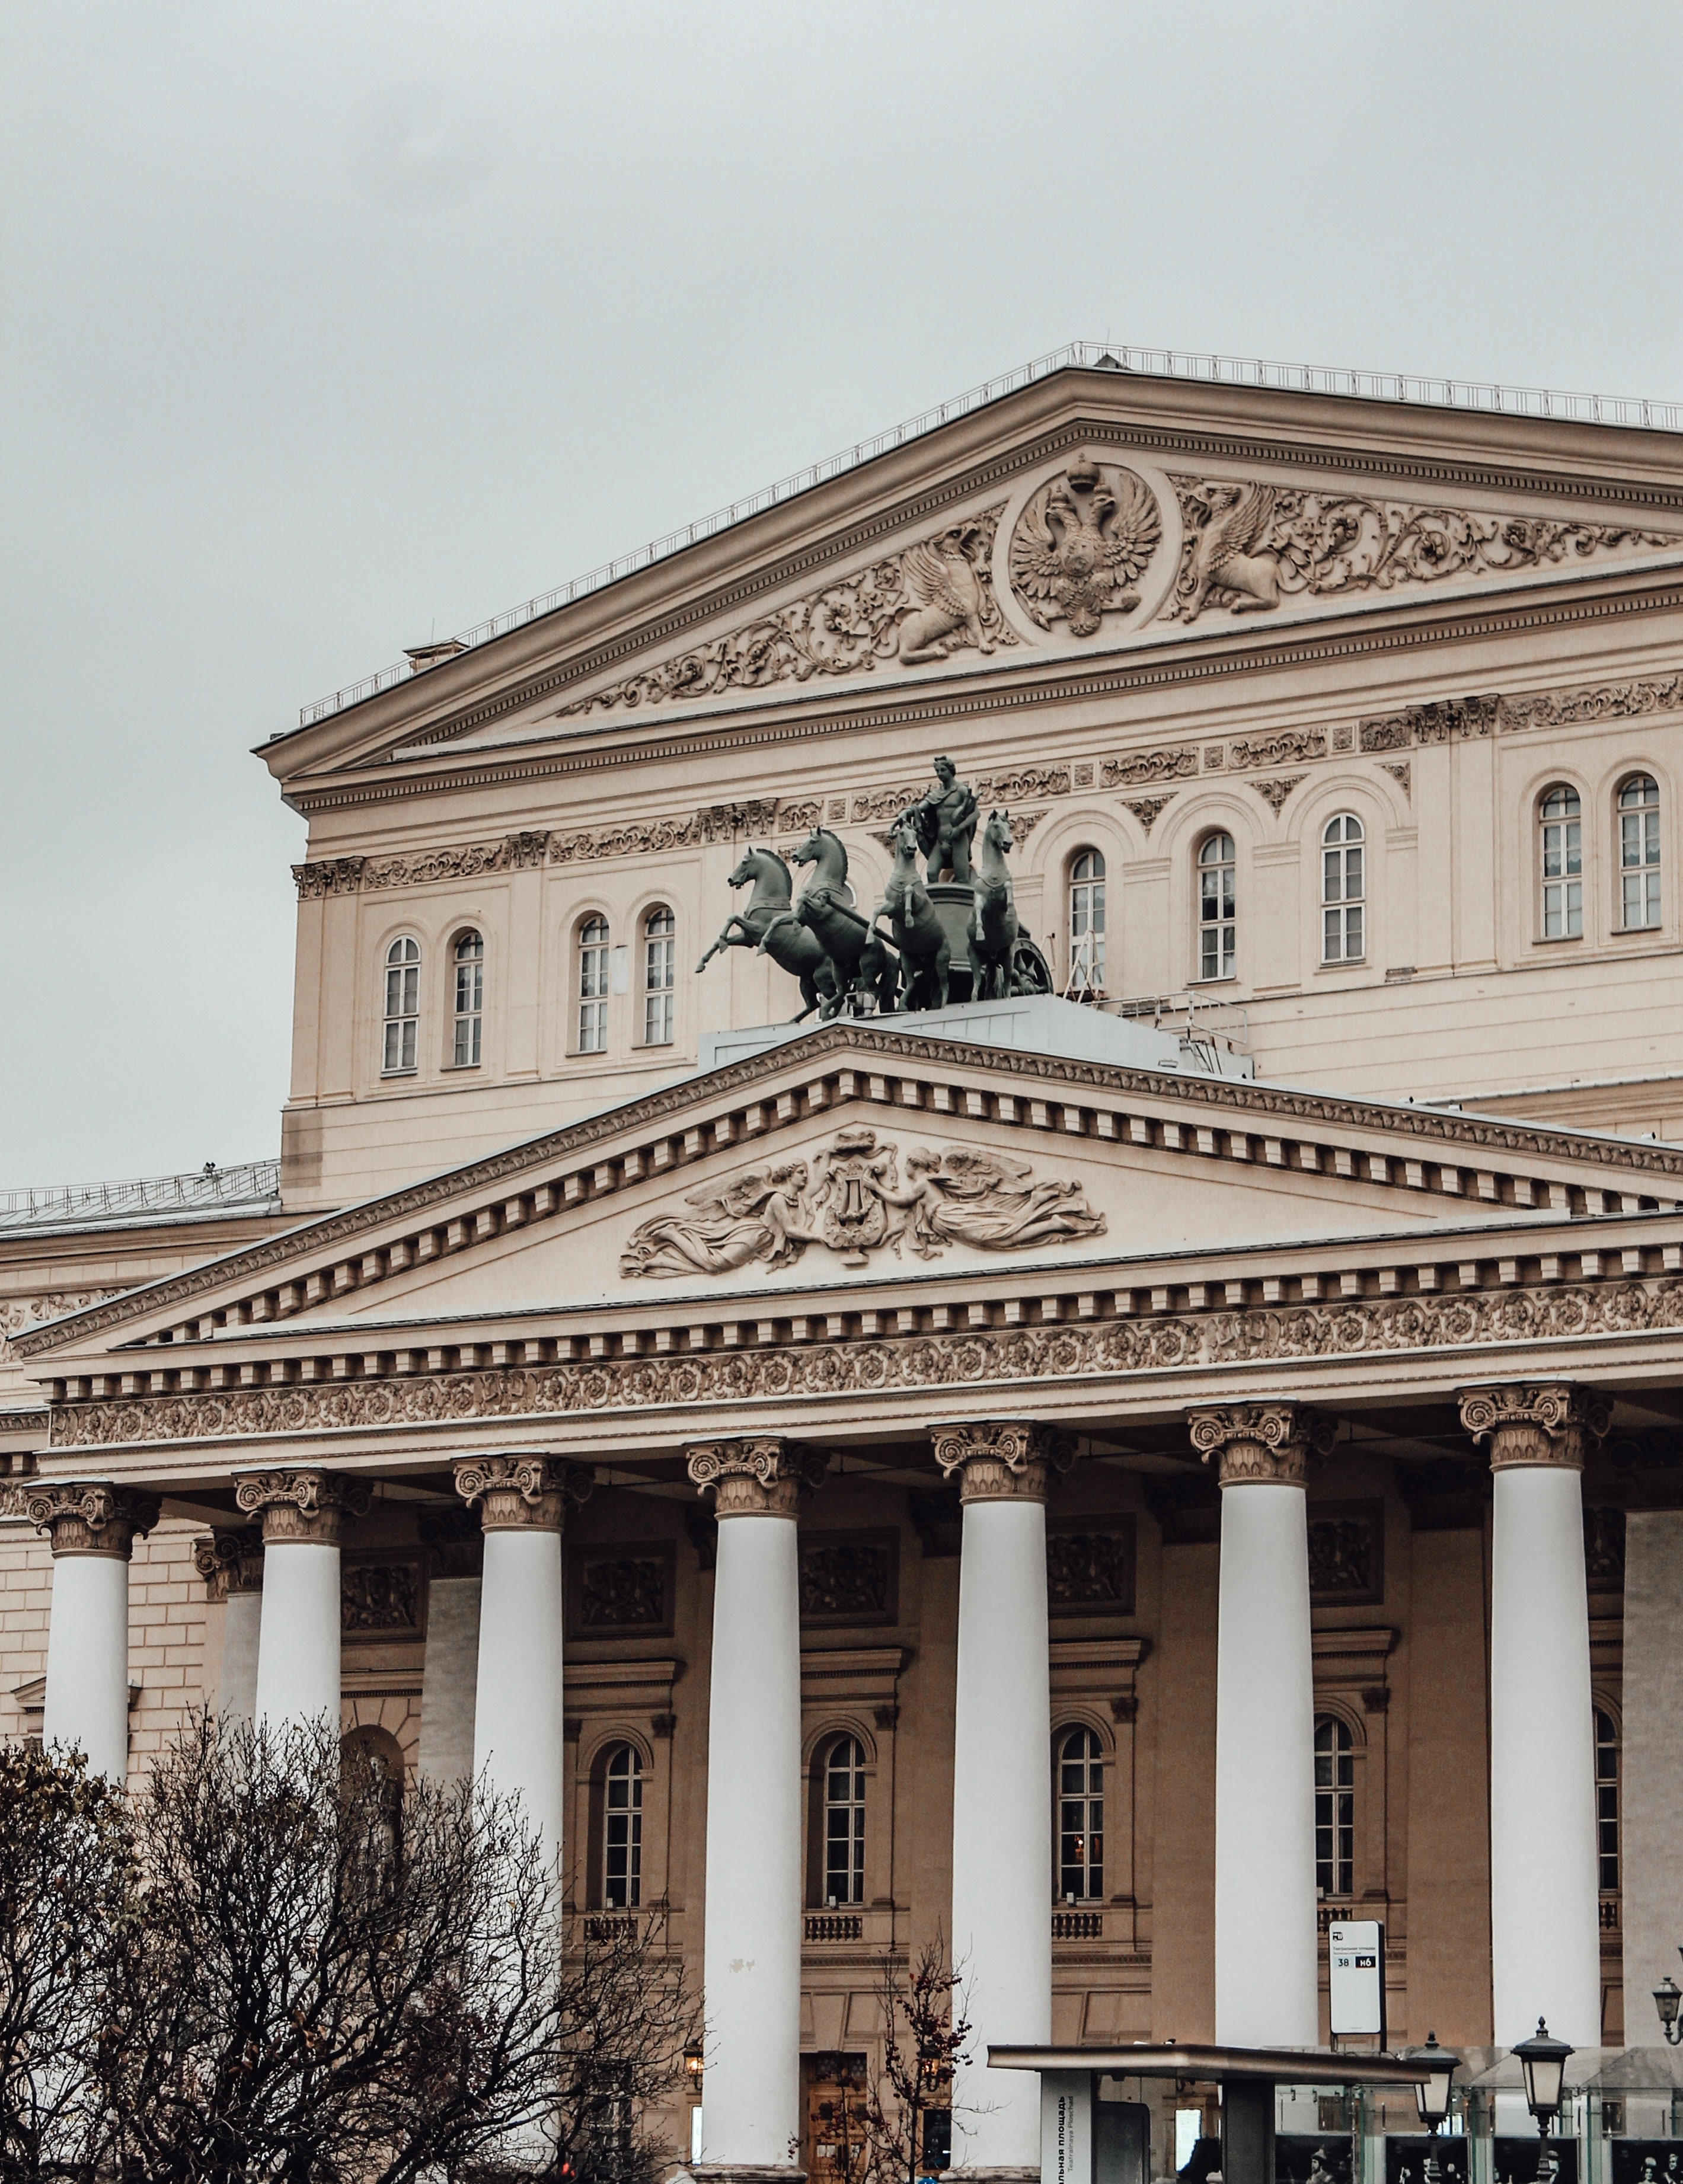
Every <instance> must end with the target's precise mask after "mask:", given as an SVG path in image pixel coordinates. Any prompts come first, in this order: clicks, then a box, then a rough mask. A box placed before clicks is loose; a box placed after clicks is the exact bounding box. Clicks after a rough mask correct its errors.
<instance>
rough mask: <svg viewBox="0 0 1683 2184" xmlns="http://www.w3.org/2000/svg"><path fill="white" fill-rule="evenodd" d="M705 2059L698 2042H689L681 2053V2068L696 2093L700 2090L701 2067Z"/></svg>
mask: <svg viewBox="0 0 1683 2184" xmlns="http://www.w3.org/2000/svg"><path fill="white" fill-rule="evenodd" d="M704 2061H705V2054H704V2053H703V2050H702V2046H701V2042H699V2040H692V2041H690V2042H688V2045H687V2046H686V2047H685V2048H684V2051H683V2067H684V2070H685V2072H686V2074H687V2075H688V2078H689V2081H690V2082H691V2084H692V2085H694V2087H695V2090H696V2092H698V2093H699V2092H700V2090H701V2066H702V2064H703V2062H704Z"/></svg>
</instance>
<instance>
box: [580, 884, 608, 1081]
mask: <svg viewBox="0 0 1683 2184" xmlns="http://www.w3.org/2000/svg"><path fill="white" fill-rule="evenodd" d="M578 1050H579V1052H580V1053H581V1054H605V1053H606V1052H607V1050H608V921H607V919H606V918H605V917H592V918H588V919H587V920H586V922H584V923H583V924H582V925H581V926H580V927H579V928H578Z"/></svg>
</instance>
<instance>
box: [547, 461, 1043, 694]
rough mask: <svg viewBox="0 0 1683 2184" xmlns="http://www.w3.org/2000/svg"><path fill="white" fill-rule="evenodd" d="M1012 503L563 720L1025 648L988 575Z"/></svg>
mask: <svg viewBox="0 0 1683 2184" xmlns="http://www.w3.org/2000/svg"><path fill="white" fill-rule="evenodd" d="M1003 507H1004V503H1003V502H1000V503H999V504H997V505H996V506H995V507H993V508H988V509H984V510H980V511H979V513H978V514H977V515H973V516H972V517H969V518H968V519H967V520H966V521H964V522H962V523H958V524H955V525H953V526H950V528H948V529H947V530H945V531H939V532H935V533H934V534H933V536H932V537H930V538H922V539H919V540H918V541H917V543H916V544H915V545H911V546H908V547H906V548H905V549H903V550H902V551H901V552H900V553H897V554H888V555H887V556H885V558H884V559H883V560H880V561H875V562H872V565H870V567H869V568H867V569H861V570H858V571H855V573H854V574H853V575H852V576H850V577H842V578H841V579H839V581H838V582H833V583H828V584H826V585H824V586H823V587H822V588H821V589H820V590H817V591H815V592H809V593H807V594H806V595H805V598H803V599H795V600H794V601H792V602H791V603H790V604H789V605H788V606H785V607H778V608H776V609H775V610H773V611H772V613H770V614H768V615H762V616H761V617H760V618H759V619H758V620H757V621H751V622H750V623H748V624H747V625H746V626H745V627H743V628H741V629H737V630H733V631H732V632H730V634H729V635H728V636H726V637H719V638H713V639H712V640H711V642H710V643H706V644H699V645H696V646H694V648H693V649H691V650H689V651H688V652H681V653H680V654H678V655H677V658H676V659H673V660H662V661H661V662H660V665H659V666H656V667H648V668H644V669H641V670H639V671H638V673H637V674H635V675H628V676H627V677H625V678H624V679H623V680H622V681H621V682H614V683H610V684H609V686H608V687H607V688H605V689H602V690H596V691H593V692H592V693H591V694H590V695H589V696H588V697H585V698H577V699H574V700H573V702H572V703H571V705H563V706H562V707H561V709H560V711H559V712H558V713H557V714H556V716H555V717H556V719H558V720H576V719H580V718H583V717H588V716H594V715H597V714H600V713H615V712H631V711H635V710H639V709H640V708H642V707H644V706H648V705H666V704H667V703H669V702H671V701H672V699H695V698H716V697H721V696H722V695H724V694H726V693H727V692H731V691H759V690H771V689H775V688H777V686H778V685H779V684H780V683H784V682H794V683H801V682H810V681H811V680H812V678H813V677H815V676H816V677H833V676H842V675H858V674H868V673H870V672H871V671H872V670H873V669H875V668H877V667H879V666H883V664H884V663H885V662H886V661H889V660H896V661H898V662H899V664H900V666H903V667H917V666H922V665H923V664H924V663H925V662H927V661H929V660H945V659H946V658H947V657H948V655H950V654H951V653H953V652H967V651H968V652H979V653H989V652H992V651H993V650H994V649H995V647H996V646H998V645H1011V644H1015V643H1017V638H1016V636H1015V634H1014V632H1012V631H1011V628H1010V627H1009V625H1008V624H1007V623H1006V620H1005V618H1004V616H1002V615H1001V614H1000V609H999V602H998V601H997V600H996V599H995V597H994V593H993V578H992V574H991V571H990V569H989V560H990V558H991V556H992V554H993V547H994V533H995V531H996V529H997V528H998V526H999V520H1000V512H1001V510H1002V509H1003Z"/></svg>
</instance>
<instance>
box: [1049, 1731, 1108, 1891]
mask: <svg viewBox="0 0 1683 2184" xmlns="http://www.w3.org/2000/svg"><path fill="white" fill-rule="evenodd" d="M1057 1775H1058V1898H1059V1901H1060V1902H1062V1903H1067V1902H1068V1901H1069V1899H1070V1897H1072V1896H1073V1897H1075V1899H1076V1900H1077V1902H1078V1903H1086V1902H1088V1901H1089V1899H1091V1898H1092V1897H1097V1896H1102V1895H1103V1894H1104V1892H1105V1795H1104V1792H1105V1770H1104V1761H1103V1759H1102V1758H1101V1754H1100V1750H1099V1740H1098V1738H1097V1737H1096V1736H1095V1735H1094V1734H1093V1732H1092V1730H1090V1729H1072V1730H1070V1731H1069V1732H1068V1734H1067V1736H1065V1737H1064V1738H1063V1740H1062V1742H1061V1743H1060V1744H1059V1746H1058V1759H1057Z"/></svg>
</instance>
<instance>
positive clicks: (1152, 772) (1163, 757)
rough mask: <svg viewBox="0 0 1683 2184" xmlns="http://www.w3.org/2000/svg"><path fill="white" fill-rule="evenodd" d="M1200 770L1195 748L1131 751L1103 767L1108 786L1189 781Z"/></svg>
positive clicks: (1105, 763) (1140, 786) (1135, 786)
mask: <svg viewBox="0 0 1683 2184" xmlns="http://www.w3.org/2000/svg"><path fill="white" fill-rule="evenodd" d="M1197 771H1198V754H1197V752H1196V751H1195V750H1153V751H1129V752H1127V753H1125V754H1124V755H1123V756H1122V757H1121V758H1107V759H1106V760H1105V761H1104V763H1103V765H1102V766H1101V768H1100V772H1101V775H1102V777H1103V780H1104V784H1105V787H1106V788H1144V787H1145V784H1146V783H1148V782H1156V781H1185V780H1187V779H1189V778H1190V777H1191V776H1192V775H1193V774H1195V773H1196V772H1197Z"/></svg>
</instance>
